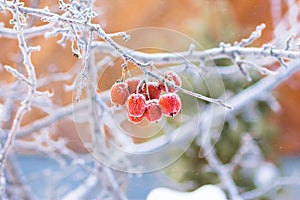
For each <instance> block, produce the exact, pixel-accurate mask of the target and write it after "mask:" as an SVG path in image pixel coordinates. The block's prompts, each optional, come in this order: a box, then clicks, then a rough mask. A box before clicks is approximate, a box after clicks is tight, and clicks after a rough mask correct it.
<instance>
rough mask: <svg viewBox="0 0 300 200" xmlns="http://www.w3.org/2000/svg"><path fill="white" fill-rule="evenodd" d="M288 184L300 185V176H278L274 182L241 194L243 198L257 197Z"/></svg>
mask: <svg viewBox="0 0 300 200" xmlns="http://www.w3.org/2000/svg"><path fill="white" fill-rule="evenodd" d="M287 185H300V179H299V177H283V178H278V180H276V181H273V182H272V184H268V185H267V186H264V187H261V188H257V189H254V190H251V191H248V192H244V193H243V194H241V196H242V197H243V199H245V200H247V199H257V198H258V197H260V196H262V195H264V194H265V193H267V192H269V191H270V190H274V189H276V188H280V187H283V186H287Z"/></svg>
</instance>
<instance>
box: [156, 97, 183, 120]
mask: <svg viewBox="0 0 300 200" xmlns="http://www.w3.org/2000/svg"><path fill="white" fill-rule="evenodd" d="M159 106H160V109H161V111H162V113H163V114H165V115H166V116H168V117H174V116H176V115H177V113H178V112H179V111H180V109H181V101H180V98H179V96H178V95H177V94H175V93H168V94H163V95H161V96H160V98H159Z"/></svg>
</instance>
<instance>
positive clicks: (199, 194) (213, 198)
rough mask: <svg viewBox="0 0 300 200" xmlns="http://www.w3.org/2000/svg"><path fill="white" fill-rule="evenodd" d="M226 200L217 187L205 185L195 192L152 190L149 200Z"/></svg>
mask: <svg viewBox="0 0 300 200" xmlns="http://www.w3.org/2000/svg"><path fill="white" fill-rule="evenodd" d="M159 199H172V200H199V199H201V200H226V199H227V198H226V195H225V193H224V192H223V191H222V190H221V189H220V188H219V187H218V186H215V185H204V186H202V187H200V188H198V189H197V190H195V191H193V192H179V191H176V190H172V189H169V188H156V189H154V190H152V191H151V192H150V193H149V195H148V197H147V200H159Z"/></svg>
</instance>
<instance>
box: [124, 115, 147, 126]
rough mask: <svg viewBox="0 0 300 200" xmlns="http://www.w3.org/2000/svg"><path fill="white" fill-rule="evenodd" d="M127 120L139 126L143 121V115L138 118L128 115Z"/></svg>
mask: <svg viewBox="0 0 300 200" xmlns="http://www.w3.org/2000/svg"><path fill="white" fill-rule="evenodd" d="M127 118H128V120H129V121H130V122H132V123H134V124H139V123H140V122H141V121H142V120H143V119H144V115H142V116H140V117H134V116H130V114H129V113H128V115H127Z"/></svg>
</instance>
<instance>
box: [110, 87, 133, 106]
mask: <svg viewBox="0 0 300 200" xmlns="http://www.w3.org/2000/svg"><path fill="white" fill-rule="evenodd" d="M128 96H129V91H128V86H127V83H124V82H116V83H115V84H113V86H112V87H111V89H110V99H111V102H112V103H114V104H117V105H124V104H125V103H126V101H127V98H128Z"/></svg>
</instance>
